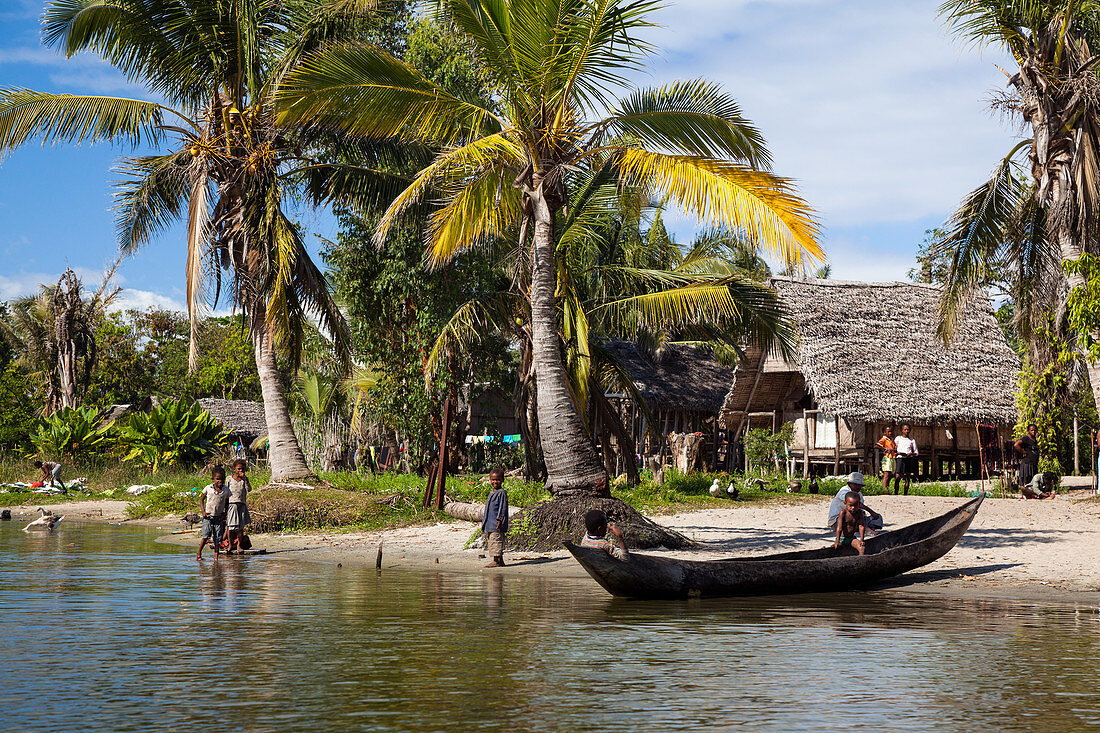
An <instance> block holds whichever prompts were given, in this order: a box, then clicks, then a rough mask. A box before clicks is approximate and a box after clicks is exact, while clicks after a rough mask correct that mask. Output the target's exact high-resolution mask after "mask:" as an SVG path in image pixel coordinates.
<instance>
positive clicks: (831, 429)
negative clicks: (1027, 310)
mask: <svg viewBox="0 0 1100 733" xmlns="http://www.w3.org/2000/svg"><path fill="white" fill-rule="evenodd" d="M772 286H773V287H774V288H775V289H776V290H777V291H778V293H779V295H780V297H781V298H782V299H783V301H784V302H785V304H786V306H787V308H788V310H789V311H790V313H791V315H792V316H793V318H794V321H795V325H796V328H797V333H798V342H797V347H796V353H795V354H794V356H793V359H792V360H791V361H786V360H784V359H782V358H779V357H776V356H774V355H772V354H765V353H761V351H760V350H755V351H751V350H750V352H749V353H748V358H747V359H745V361H744V362H743V363H742V364H741V365H740V366H739V367H738V369H737V372H736V375H735V378H734V380H733V382H732V388H731V389H730V390H729V391H728V393H727V394H726V396H725V399H724V404H723V406H722V410H721V422H722V424H723V426H724V427H725V428H726V430H727V431H729V434H730V437H731V439H732V441H733V442H735V443H736V441H737V440H738V438H739V437H740V436H741V435H742V434H743V433H744V431H745V430H747V429H749V428H750V427H766V428H772V429H775V428H778V427H779V426H780V425H781V424H782V423H785V422H793V423H794V428H795V429H794V440H793V444H792V445H790V446H789V451H790V452H789V456H788V458H789V460H790V461H793V462H794V466H795V467H796V471H795V472H796V473H801V474H802V475H804V476H806V475H809V474H811V473H813V474H833V475H839V474H842V473H846V472H849V471H853V470H860V471H863V472H864V473H871V474H874V475H877V474H879V466H880V456H881V454H880V453H879V452H878V450H877V449H876V448H875V444H876V442H877V441H878V439H879V438H880V437H881V435H882V429H883V428H884V427H885V426H886V425H891V426H893V427H894V434H895V435H897V434H899V431H900V428H901V425H902V424H903V423H909V424H910V425H911V426H912V437H913V438H914V439H915V440H916V442H917V446H918V450H919V451H920V461H919V465H920V470H919V473H920V476H921V478H926V477H931V478H939V477H942V476H953V477H958V478H963V477H978V476H979V475H981V474H982V473H983V470H985V471H992V470H996V469H998V468H1000V463H1001V462H1002V461H1009V462H1011V461H1012V460H1013V459H1012V458H1011V456H1010V455H1009V453H1010V452H1009V451H1008V450H1007V449H1006V447H1005V444H1006V441H1009V440H1011V437H1012V427H1013V425H1014V424H1015V422H1016V407H1015V400H1014V395H1015V384H1016V376H1017V374H1018V372H1019V370H1020V362H1019V359H1018V358H1017V357H1016V354H1015V353H1014V352H1013V351H1012V349H1011V348H1009V346H1008V343H1007V342H1006V341H1005V338H1004V334H1003V332H1002V330H1001V328H1000V326H999V324H998V323H997V321H996V319H995V318H994V316H993V310H992V308H991V306H990V304H989V302H988V300H987V299H986V298H984V297H980V298H978V299H977V300H976V302H974V303H973V304H972V305H970V306H969V308H967V310H966V312H965V313H964V314H963V315H962V316H961V317H960V319H959V323H958V328H957V331H956V333H955V336H954V339H953V341H952V343H951V345H950V346H948V347H945V346H944V345H943V343H942V342H941V341H940V340H939V339H938V338H937V336H936V323H937V309H938V297H939V291H938V290H937V289H936V288H935V287H933V286H929V285H920V284H915V283H901V282H895V283H864V282H843V281H836V280H816V279H815V280H804V279H792V278H782V277H777V278H774V279H773V280H772ZM731 453H732V452H731ZM983 465H984V467H985V468H984V469H983ZM728 467H729V468H733V466H728Z"/></svg>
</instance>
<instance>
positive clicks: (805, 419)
mask: <svg viewBox="0 0 1100 733" xmlns="http://www.w3.org/2000/svg"><path fill="white" fill-rule="evenodd" d="M802 432H803V436H804V437H805V442H804V443H803V446H802V478H809V477H810V413H809V411H807V410H803V411H802Z"/></svg>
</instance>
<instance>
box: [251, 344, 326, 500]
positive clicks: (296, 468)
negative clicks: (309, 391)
mask: <svg viewBox="0 0 1100 733" xmlns="http://www.w3.org/2000/svg"><path fill="white" fill-rule="evenodd" d="M252 346H253V350H254V351H255V354H256V371H257V372H258V373H259V376H260V391H261V392H262V393H263V398H264V419H265V420H267V439H268V456H269V460H270V463H271V480H272V482H279V481H291V480H294V479H303V478H315V477H314V475H313V472H312V471H310V470H309V466H308V465H306V457H305V455H303V453H302V449H301V447H300V446H299V445H298V439H297V438H296V437H295V436H294V427H293V425H291V422H290V408H288V407H287V403H286V395H284V394H283V383H282V378H281V375H280V373H279V367H278V365H277V364H276V363H275V351H274V349H272V348H271V336H270V335H269V334H268V333H267V331H266V330H260V331H259V332H258V333H257V335H256V336H254V337H253V339H252Z"/></svg>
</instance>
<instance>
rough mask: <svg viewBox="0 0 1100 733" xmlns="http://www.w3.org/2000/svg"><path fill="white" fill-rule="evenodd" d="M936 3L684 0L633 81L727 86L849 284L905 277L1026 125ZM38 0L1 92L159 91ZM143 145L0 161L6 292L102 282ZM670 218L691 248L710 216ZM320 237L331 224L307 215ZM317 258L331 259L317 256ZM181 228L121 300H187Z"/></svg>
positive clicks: (989, 65)
mask: <svg viewBox="0 0 1100 733" xmlns="http://www.w3.org/2000/svg"><path fill="white" fill-rule="evenodd" d="M939 2H940V0H690V1H689V0H681V1H680V2H676V3H674V4H670V5H668V6H667V7H666V8H665V9H663V10H661V11H659V13H658V14H657V15H656V20H657V22H658V24H659V27H658V28H655V29H653V30H652V31H651V32H650V34H649V35H648V40H650V41H652V42H653V43H654V44H655V45H656V46H657V47H658V49H659V51H658V53H657V54H656V55H655V56H654V57H653V58H652V59H651V62H650V63H649V65H648V66H647V68H645V69H644V70H642V71H640V72H638V73H637V74H635V78H634V79H633V81H634V82H635V83H636V84H637V85H638V86H658V85H661V84H666V83H669V82H671V81H674V80H676V79H694V78H703V79H708V80H712V81H716V82H719V83H720V84H722V85H723V86H724V88H725V89H726V90H727V91H728V92H729V93H730V94H731V95H732V96H733V97H734V98H735V99H737V101H738V102H739V104H740V105H741V108H742V111H743V112H744V114H745V115H746V116H747V117H748V118H749V119H750V120H752V121H753V122H754V123H755V124H756V125H757V127H759V128H760V130H761V131H762V132H763V134H764V137H765V138H766V140H767V145H768V149H769V150H770V151H771V153H772V157H773V160H774V165H773V169H774V170H775V172H776V173H779V174H781V175H783V176H787V177H789V178H792V179H794V180H795V181H796V184H797V186H798V190H799V191H800V193H801V194H802V195H803V196H804V197H805V198H806V199H807V200H808V201H809V203H810V204H811V206H812V207H813V208H814V209H815V210H816V211H817V212H818V214H819V216H820V219H821V222H822V224H823V226H824V230H823V237H822V244H823V246H824V249H825V252H826V254H827V256H828V258H829V261H830V263H831V264H832V276H833V277H834V278H837V279H849V280H867V281H890V280H898V279H904V278H905V277H906V273H907V272H908V270H909V269H910V268H911V267H913V265H914V254H915V252H916V248H917V246H918V245H919V244H920V242H921V240H922V239H923V237H924V232H925V230H927V229H930V228H932V227H935V226H937V225H939V224H941V223H942V222H943V221H944V220H945V219H946V218H947V217H948V216H950V214H951V212H952V211H953V210H954V208H955V206H956V205H957V204H958V202H959V200H960V199H961V198H962V196H963V195H964V194H965V193H966V192H967V191H969V190H971V189H973V188H974V187H976V186H977V185H978V184H979V183H980V182H981V181H982V180H983V179H984V178H985V177H987V176H988V174H989V172H990V171H991V170H992V169H993V167H994V165H995V164H996V163H997V162H998V160H999V159H1000V158H1001V157H1003V156H1004V155H1005V153H1007V151H1008V150H1009V148H1010V147H1011V145H1012V143H1013V141H1014V140H1015V139H1018V132H1019V131H1018V130H1016V129H1013V127H1011V126H1010V125H1009V124H1008V123H1006V122H1004V121H1003V120H1001V119H1000V118H999V117H998V116H997V115H996V114H994V113H993V112H991V111H990V109H989V99H990V97H991V95H992V93H993V92H994V91H995V90H998V89H1001V88H1003V87H1004V84H1005V81H1006V79H1005V76H1004V75H1003V74H1002V73H1001V72H1000V71H999V70H998V69H997V66H996V65H997V64H999V65H1000V66H1002V67H1004V68H1009V67H1010V65H1011V59H1008V58H1006V57H1004V56H1003V54H1002V53H1001V52H1000V51H998V50H996V49H986V50H985V51H982V52H979V51H977V50H975V49H972V48H968V47H965V46H964V45H963V44H962V43H961V42H960V41H958V40H956V39H953V38H951V37H950V35H949V33H948V31H947V29H946V28H945V27H944V25H943V23H942V21H941V19H940V18H938V17H937V15H936V9H937V7H938V5H939ZM42 6H43V3H42V0H0V86H4V87H27V88H31V89H36V90H40V91H52V92H72V93H77V94H111V95H121V96H132V97H137V98H148V95H146V94H145V93H144V91H143V90H142V89H141V88H140V87H137V86H134V85H132V84H130V83H128V82H127V81H126V80H125V79H124V78H122V77H121V75H119V74H118V73H117V72H115V71H114V69H112V68H111V67H110V66H108V65H107V64H105V63H104V62H102V61H100V60H98V59H96V58H93V57H89V56H80V57H76V58H72V59H65V58H64V57H63V56H61V55H59V54H56V53H55V52H53V51H52V50H49V49H46V48H44V47H42V45H41V42H40V26H39V19H40V16H41V12H42ZM132 152H133V151H131V150H128V149H123V148H119V147H112V146H109V145H101V146H81V147H76V146H69V145H65V146H52V147H45V148H44V147H42V146H41V145H40V144H38V143H30V144H28V145H26V146H24V147H23V148H21V149H19V150H16V151H13V152H11V153H9V154H7V155H6V156H5V157H4V158H3V159H2V160H0V301H3V300H9V299H11V298H14V297H18V296H20V295H25V294H28V293H31V292H34V291H35V290H36V289H37V286H38V284H39V283H53V282H56V280H57V277H58V275H59V274H60V273H61V272H62V271H63V270H64V269H65V267H66V266H68V267H72V269H73V270H74V271H76V272H77V273H78V274H79V275H81V276H82V277H83V278H84V280H85V282H86V283H87V284H88V285H89V286H91V287H94V286H95V285H96V284H97V283H98V282H99V280H100V279H101V273H102V272H103V269H104V267H105V266H106V265H107V264H108V263H109V262H111V261H113V260H114V259H115V257H116V256H117V254H116V253H117V244H116V240H115V233H114V217H113V213H112V211H111V207H112V191H113V186H112V182H113V181H115V180H117V178H118V176H117V175H116V174H114V173H113V171H112V169H113V167H114V165H115V163H116V161H117V159H118V157H119V156H120V155H127V154H132ZM664 218H665V222H666V226H668V227H669V229H670V230H671V231H672V233H673V234H674V236H675V238H676V239H677V240H678V241H681V242H690V240H691V238H692V235H693V233H694V232H695V230H696V229H698V228H699V225H698V223H697V222H696V221H695V220H693V219H692V218H690V217H687V216H685V215H683V214H680V213H678V212H673V211H670V212H667V213H666V214H665V217H664ZM301 221H302V222H303V223H304V224H305V225H306V227H307V230H308V232H309V236H308V237H307V241H308V242H310V243H311V245H310V249H311V250H312V251H313V252H314V253H316V252H317V250H318V242H319V241H320V240H319V239H318V237H325V238H332V237H334V236H335V225H334V222H333V220H332V217H331V216H328V215H327V214H325V213H323V212H322V213H312V212H305V213H304V216H303V217H302V218H301ZM318 259H319V258H318ZM184 263H185V234H184V231H183V228H182V227H176V228H174V229H171V230H169V231H168V232H166V233H165V234H164V235H163V236H161V237H160V238H159V239H157V240H155V241H153V242H151V243H150V244H149V245H148V246H147V247H146V248H145V249H144V250H142V251H141V252H139V253H138V254H136V255H134V256H132V257H130V258H128V259H127V260H125V261H124V262H123V264H122V266H121V267H120V268H119V271H118V274H117V275H116V278H115V284H117V285H121V286H123V288H124V291H123V294H122V297H121V298H120V299H119V301H117V304H116V305H117V306H119V307H139V308H144V307H147V306H160V307H169V308H178V309H182V308H183V303H184V299H183V287H184Z"/></svg>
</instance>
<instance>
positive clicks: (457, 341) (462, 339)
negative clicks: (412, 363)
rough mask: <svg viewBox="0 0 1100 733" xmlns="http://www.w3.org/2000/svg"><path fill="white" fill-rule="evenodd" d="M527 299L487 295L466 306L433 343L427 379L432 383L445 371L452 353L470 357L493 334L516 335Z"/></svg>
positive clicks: (470, 301)
mask: <svg viewBox="0 0 1100 733" xmlns="http://www.w3.org/2000/svg"><path fill="white" fill-rule="evenodd" d="M522 307H523V299H522V298H521V297H520V296H518V295H517V294H515V293H485V294H483V295H479V296H478V297H476V298H472V299H470V300H468V301H466V302H465V303H463V304H462V305H461V306H460V307H459V309H458V310H456V311H455V312H454V314H452V315H451V317H450V318H448V319H447V322H446V323H445V324H443V328H442V329H440V331H439V336H437V337H436V339H435V342H434V343H433V344H432V348H431V351H430V352H429V353H428V359H427V361H426V362H425V365H424V380H425V382H426V383H429V384H430V383H431V382H432V380H434V379H435V377H436V375H437V374H439V373H440V371H441V370H442V369H443V368H444V366H445V365H444V360H445V359H446V358H447V354H448V353H456V354H468V353H470V352H472V351H473V350H474V349H476V348H477V347H478V345H480V344H482V343H484V342H485V339H486V338H487V337H489V336H491V335H493V334H501V333H510V332H512V330H513V329H512V323H511V322H512V320H513V319H514V318H517V317H518V316H517V313H518V312H519V309H520V308H522Z"/></svg>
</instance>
